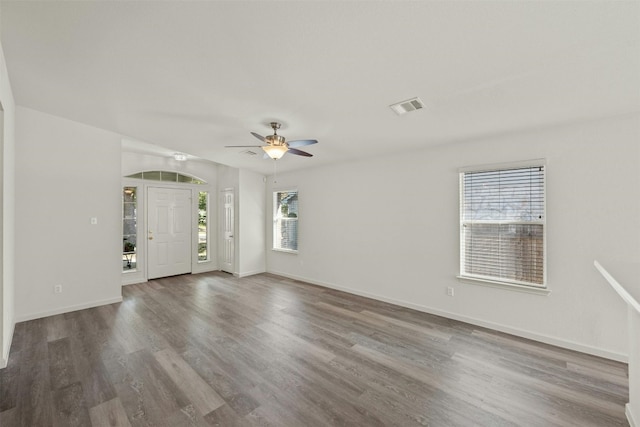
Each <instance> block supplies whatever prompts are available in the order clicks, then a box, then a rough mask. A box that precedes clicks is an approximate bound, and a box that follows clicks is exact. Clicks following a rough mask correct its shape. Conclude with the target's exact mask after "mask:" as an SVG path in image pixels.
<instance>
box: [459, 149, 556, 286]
mask: <svg viewBox="0 0 640 427" xmlns="http://www.w3.org/2000/svg"><path fill="white" fill-rule="evenodd" d="M531 167H542V168H544V174H543V182H542V194H543V202H542V212H543V214H542V219H541V220H536V221H524V222H525V223H528V224H539V225H542V251H543V256H542V284H536V283H532V282H523V281H517V280H510V279H507V278H500V277H495V276H483V275H474V274H469V273H465V272H464V266H465V259H466V258H465V251H464V250H465V240H464V239H465V234H464V225H465V224H467V223H469V222H472V221H470V220H465V219H464V210H465V199H464V197H465V188H464V178H465V175H466V174H468V173H474V172H475V173H477V172H489V171H500V170H512V169H520V168H531ZM458 176H459V178H458V179H459V203H458V206H459V215H458V220H459V242H458V248H459V251H460V253H459V255H460V260H459V265H458V267H459V272H458V275H457V276H456V277H457V278H458V279H459V280H461V281H463V282H465V283H470V284H477V285H484V286H490V287H496V288H502V289H508V290H515V291H521V292H527V293H532V294H538V295H548V294H549V293H550V289H549V283H548V280H547V258H548V257H547V176H548V165H547V161H546V159H533V160H524V161H517V162H508V163H494V164H486V165H476V166H468V167H464V168H460V169H458ZM522 223H523V221H521V220H520V221H516V220H504V221H496V224H513V225H516V224H522Z"/></svg>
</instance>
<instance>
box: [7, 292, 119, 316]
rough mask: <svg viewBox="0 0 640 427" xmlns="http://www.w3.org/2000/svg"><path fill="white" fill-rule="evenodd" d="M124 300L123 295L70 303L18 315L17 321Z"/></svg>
mask: <svg viewBox="0 0 640 427" xmlns="http://www.w3.org/2000/svg"><path fill="white" fill-rule="evenodd" d="M118 302H122V296H119V297H115V298H108V299H104V300H98V301H91V302H86V303H82V304H76V305H70V306H67V307H61V308H56V309H54V310H47V311H41V312H39V313H29V314H23V315H22V316H18V318H17V319H16V322H26V321H27V320H35V319H41V318H43V317H49V316H55V315H56V314H64V313H70V312H72V311H78V310H84V309H86V308H93V307H100V306H101V305H109V304H114V303H118Z"/></svg>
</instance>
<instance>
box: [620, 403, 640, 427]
mask: <svg viewBox="0 0 640 427" xmlns="http://www.w3.org/2000/svg"><path fill="white" fill-rule="evenodd" d="M624 413H625V415H626V416H627V421H629V426H630V427H640V424H638V423H637V422H636V421H637V419H636V418H634V417H633V412H632V411H631V403H627V404H626V405H625V406H624Z"/></svg>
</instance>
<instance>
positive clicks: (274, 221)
mask: <svg viewBox="0 0 640 427" xmlns="http://www.w3.org/2000/svg"><path fill="white" fill-rule="evenodd" d="M279 193H296V197H297V199H298V205H299V204H300V193H299V192H298V189H297V188H289V189H278V190H273V195H272V199H271V200H272V203H273V209H272V212H271V214H272V228H271V234H272V238H271V250H272V251H275V252H284V253H289V254H297V253H298V250H299V249H298V248H299V239H298V229H299V225H300V207H299V206H298V209H297V212H296V217H295V221H296V249H288V248H282V247H276V228H277V223H278V221H279V220H281V219H282V218H278V217H277V214H278V212H277V211H278V202H277V197H278V194H279ZM289 219H293V218H289Z"/></svg>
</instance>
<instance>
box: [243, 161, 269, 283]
mask: <svg viewBox="0 0 640 427" xmlns="http://www.w3.org/2000/svg"><path fill="white" fill-rule="evenodd" d="M239 174H240V177H239V182H240V185H239V196H240V197H239V198H238V209H239V212H238V217H239V225H240V227H239V230H238V232H239V239H238V241H237V243H238V245H239V250H240V259H239V260H238V261H239V263H238V275H239V276H240V277H244V276H250V275H252V274H258V273H264V271H265V258H266V254H265V248H266V246H265V231H266V230H265V185H266V184H265V176H264V175H261V174H258V173H255V172H250V171H246V170H244V169H240V171H239Z"/></svg>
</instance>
